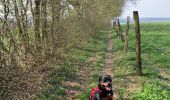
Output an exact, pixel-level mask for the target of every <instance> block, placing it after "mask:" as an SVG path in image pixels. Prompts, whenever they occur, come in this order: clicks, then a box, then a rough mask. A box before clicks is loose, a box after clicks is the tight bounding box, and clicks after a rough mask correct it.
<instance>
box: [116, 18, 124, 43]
mask: <svg viewBox="0 0 170 100" xmlns="http://www.w3.org/2000/svg"><path fill="white" fill-rule="evenodd" d="M117 24H118V28H119V36H120V38H121V40H122V42H124V37H123V34H122V28H121V25H120V21H119V19H117Z"/></svg>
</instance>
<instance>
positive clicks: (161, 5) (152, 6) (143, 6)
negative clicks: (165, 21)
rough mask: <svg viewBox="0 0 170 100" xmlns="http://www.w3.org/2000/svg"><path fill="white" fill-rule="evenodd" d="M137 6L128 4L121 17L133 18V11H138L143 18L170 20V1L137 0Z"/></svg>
mask: <svg viewBox="0 0 170 100" xmlns="http://www.w3.org/2000/svg"><path fill="white" fill-rule="evenodd" d="M136 1H137V2H136V5H135V4H132V3H129V2H127V4H126V6H125V7H124V9H123V10H124V11H123V13H122V16H121V17H126V16H130V17H133V11H138V13H139V16H140V18H142V17H158V18H159V17H164V18H170V0H136Z"/></svg>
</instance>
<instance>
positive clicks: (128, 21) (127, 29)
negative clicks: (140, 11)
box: [124, 16, 130, 52]
mask: <svg viewBox="0 0 170 100" xmlns="http://www.w3.org/2000/svg"><path fill="white" fill-rule="evenodd" d="M129 24H130V16H127V26H126V32H125V37H124V38H125V44H124V50H125V52H127V51H128V33H129Z"/></svg>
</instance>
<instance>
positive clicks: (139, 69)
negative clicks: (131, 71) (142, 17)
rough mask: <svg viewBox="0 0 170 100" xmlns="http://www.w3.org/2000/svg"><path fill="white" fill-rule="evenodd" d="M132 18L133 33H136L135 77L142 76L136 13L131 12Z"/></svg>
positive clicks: (138, 26)
mask: <svg viewBox="0 0 170 100" xmlns="http://www.w3.org/2000/svg"><path fill="white" fill-rule="evenodd" d="M133 18H134V24H135V33H136V73H137V75H142V65H141V37H140V25H139V16H138V11H133Z"/></svg>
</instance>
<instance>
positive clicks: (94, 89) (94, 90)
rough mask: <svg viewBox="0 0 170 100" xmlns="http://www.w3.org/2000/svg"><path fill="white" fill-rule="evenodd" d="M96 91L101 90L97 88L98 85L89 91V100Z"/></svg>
mask: <svg viewBox="0 0 170 100" xmlns="http://www.w3.org/2000/svg"><path fill="white" fill-rule="evenodd" d="M96 92H101V90H99V88H98V87H95V88H93V89H92V90H91V92H90V100H92V98H93V96H94V94H95V93H96Z"/></svg>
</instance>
